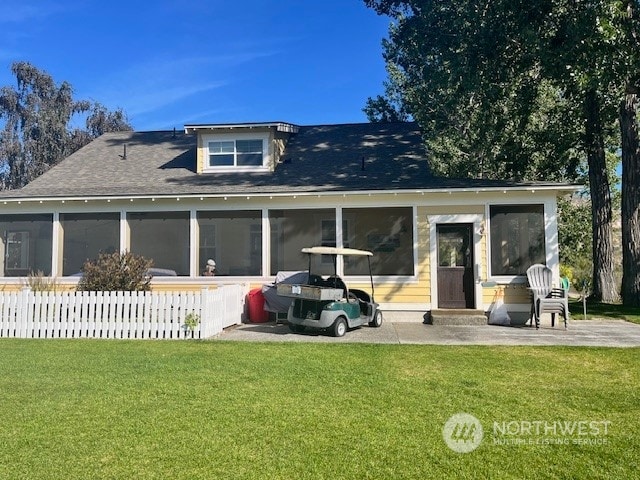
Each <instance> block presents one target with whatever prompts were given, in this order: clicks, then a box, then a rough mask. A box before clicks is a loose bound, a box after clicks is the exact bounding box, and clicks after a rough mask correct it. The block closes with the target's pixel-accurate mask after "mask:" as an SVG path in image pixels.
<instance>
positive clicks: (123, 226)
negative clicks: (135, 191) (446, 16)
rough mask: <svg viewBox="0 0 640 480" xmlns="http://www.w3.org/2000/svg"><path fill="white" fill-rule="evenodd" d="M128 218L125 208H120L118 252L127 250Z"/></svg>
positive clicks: (128, 235) (128, 238)
mask: <svg viewBox="0 0 640 480" xmlns="http://www.w3.org/2000/svg"><path fill="white" fill-rule="evenodd" d="M130 232H131V230H130V229H129V219H128V218H127V210H125V209H124V208H123V209H121V210H120V253H124V252H126V251H128V250H129V248H130V247H129V240H130V236H131V235H130Z"/></svg>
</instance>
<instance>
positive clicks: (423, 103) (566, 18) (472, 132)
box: [365, 0, 638, 301]
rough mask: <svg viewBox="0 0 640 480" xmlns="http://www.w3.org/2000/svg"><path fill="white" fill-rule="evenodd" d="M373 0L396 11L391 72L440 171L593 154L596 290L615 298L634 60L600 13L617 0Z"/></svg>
mask: <svg viewBox="0 0 640 480" xmlns="http://www.w3.org/2000/svg"><path fill="white" fill-rule="evenodd" d="M365 3H366V4H367V5H369V6H371V7H373V8H375V9H376V11H378V13H381V14H386V15H389V16H390V17H391V18H392V19H393V24H392V26H391V28H390V34H389V39H388V40H387V41H385V42H384V55H385V59H386V61H387V64H388V65H389V64H391V66H390V67H388V69H389V70H390V71H393V72H394V75H393V76H392V77H390V79H389V82H390V83H393V84H394V85H393V89H395V90H399V91H400V92H401V101H402V102H403V104H404V105H405V108H406V110H407V111H408V112H409V113H410V114H411V115H412V116H413V117H414V118H415V119H416V120H417V121H418V122H419V123H420V125H421V127H422V129H423V132H424V135H425V137H426V140H427V146H428V148H429V154H430V160H431V162H432V169H433V170H434V171H435V172H437V173H441V174H445V175H457V176H461V175H466V176H489V177H494V178H512V179H515V180H522V179H530V180H537V179H542V178H546V179H554V180H563V179H565V180H572V179H574V178H575V176H576V175H577V174H578V173H579V167H580V164H581V161H582V159H586V163H587V170H588V176H589V187H590V194H591V195H590V196H591V202H592V225H593V229H592V231H593V238H592V243H593V253H592V254H593V268H594V270H593V280H594V281H593V293H592V296H593V297H594V299H596V300H604V301H613V300H615V299H617V297H618V294H617V285H616V282H615V281H614V277H613V252H612V249H613V242H612V239H613V236H612V220H613V213H612V198H611V188H610V177H609V174H608V172H609V165H608V164H607V155H606V152H607V149H608V147H609V144H608V142H609V138H610V137H611V134H612V133H613V131H614V130H613V127H614V124H615V121H616V120H617V105H618V103H619V99H620V98H621V94H622V93H621V92H622V89H621V84H622V81H621V79H622V78H624V75H623V74H624V73H625V72H627V73H628V72H632V71H634V68H635V67H633V65H629V62H620V59H621V53H620V50H621V48H622V50H623V51H624V52H625V53H629V51H628V49H626V50H625V48H624V45H622V44H621V42H620V41H619V39H618V37H616V35H612V34H611V31H612V30H611V29H609V26H610V25H613V31H614V32H617V33H619V31H620V30H619V29H616V28H617V27H616V26H615V25H616V24H615V22H613V21H612V22H609V23H607V22H605V21H604V20H605V19H607V18H610V17H612V15H613V13H612V9H613V11H614V12H615V11H617V10H616V8H618V9H619V8H620V5H619V4H620V1H619V0H585V1H582V2H575V1H573V0H532V1H528V2H523V1H513V0H492V1H488V0H462V1H459V2H437V1H426V2H425V1H420V0H365ZM627 3H629V2H627ZM631 3H633V4H634V5H637V1H635V2H631ZM621 65H622V67H621ZM637 71H638V69H635V72H637Z"/></svg>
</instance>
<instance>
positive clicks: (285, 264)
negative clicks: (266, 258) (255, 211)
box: [269, 208, 336, 275]
mask: <svg viewBox="0 0 640 480" xmlns="http://www.w3.org/2000/svg"><path fill="white" fill-rule="evenodd" d="M326 221H331V222H333V225H334V226H335V221H336V211H335V209H333V208H331V209H330V208H322V209H320V208H318V209H304V210H269V224H270V226H271V271H270V274H271V275H275V274H276V273H278V272H279V271H286V270H289V271H298V270H307V269H308V268H309V258H308V256H307V255H305V254H304V253H302V252H301V250H302V249H303V248H305V247H315V246H318V245H319V244H320V243H321V242H323V241H324V242H330V243H331V244H333V245H335V242H336V239H335V228H334V231H333V238H329V236H328V235H330V234H329V233H327V232H326V231H325V232H324V235H323V229H322V225H323V222H326ZM325 225H329V224H327V223H325ZM313 257H316V255H313V256H312V259H311V260H312V262H315V263H314V264H312V266H311V268H312V270H313V272H314V273H316V274H319V275H331V274H332V273H333V262H331V263H330V264H324V263H322V262H321V259H320V258H313Z"/></svg>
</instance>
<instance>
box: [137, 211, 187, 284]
mask: <svg viewBox="0 0 640 480" xmlns="http://www.w3.org/2000/svg"><path fill="white" fill-rule="evenodd" d="M127 220H128V221H129V229H130V237H131V252H132V253H135V254H136V255H142V256H143V257H145V258H147V259H150V260H153V267H154V268H161V269H166V270H167V271H168V272H171V271H173V272H175V273H176V274H177V275H189V212H162V213H155V212H146V213H129V214H127Z"/></svg>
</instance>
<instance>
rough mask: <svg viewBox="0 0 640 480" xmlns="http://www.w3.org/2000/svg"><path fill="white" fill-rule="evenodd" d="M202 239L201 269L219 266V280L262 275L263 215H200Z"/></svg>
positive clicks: (217, 271)
mask: <svg viewBox="0 0 640 480" xmlns="http://www.w3.org/2000/svg"><path fill="white" fill-rule="evenodd" d="M197 218H198V226H199V230H200V238H199V241H198V245H199V250H198V268H199V269H200V271H199V273H198V274H199V275H202V274H203V272H204V270H205V267H206V264H207V260H208V259H211V260H214V261H215V262H216V276H220V275H238V276H260V275H262V213H261V212H260V211H257V210H256V211H249V210H248V211H231V212H197Z"/></svg>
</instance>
